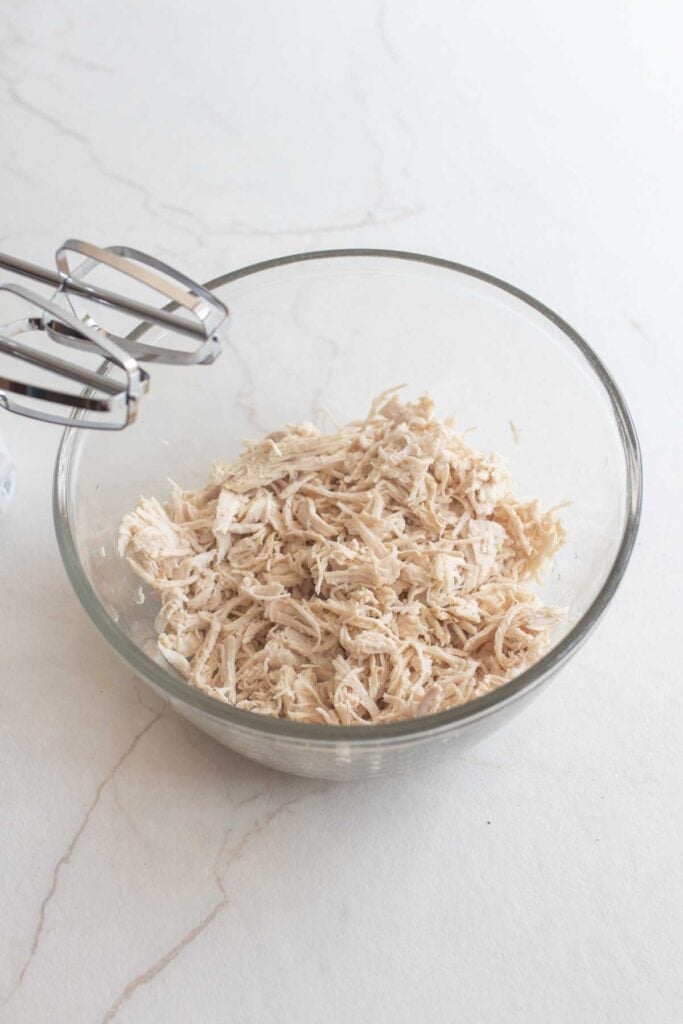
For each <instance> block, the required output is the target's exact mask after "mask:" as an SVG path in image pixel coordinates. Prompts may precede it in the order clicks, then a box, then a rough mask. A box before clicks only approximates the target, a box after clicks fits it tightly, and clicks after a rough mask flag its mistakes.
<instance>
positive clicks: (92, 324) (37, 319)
mask: <svg viewBox="0 0 683 1024" xmlns="http://www.w3.org/2000/svg"><path fill="white" fill-rule="evenodd" d="M56 263H57V269H56V271H52V270H47V269H45V268H43V267H38V266H35V265H34V264H32V263H27V262H25V261H24V260H20V259H16V258H15V257H13V256H7V255H5V254H3V253H0V269H1V270H6V271H10V272H11V273H14V274H19V275H20V276H22V277H29V278H31V279H32V280H34V281H37V282H39V283H40V284H46V285H49V286H51V287H52V288H53V289H54V292H53V294H52V295H51V297H50V298H47V299H46V298H45V297H43V296H42V295H41V294H39V293H38V292H36V291H33V290H32V289H28V288H25V287H23V286H22V285H18V284H8V283H5V284H1V285H0V307H1V305H2V300H3V293H4V294H5V297H6V298H9V297H10V296H11V302H12V304H18V305H19V306H20V307H22V311H23V315H22V316H20V317H19V318H18V319H15V320H13V321H12V322H11V323H8V324H6V325H5V326H4V327H0V408H4V409H6V410H8V411H9V412H14V413H18V414H19V415H21V416H30V417H32V418H33V419H39V420H43V421H45V422H48V423H57V424H62V425H68V426H73V427H86V428H90V429H99V430H120V429H122V428H123V427H126V426H128V424H130V423H132V422H133V420H134V419H135V416H136V414H137V408H138V403H139V402H140V399H141V398H142V397H143V396H144V395H145V394H146V392H147V390H148V387H149V374H148V373H147V371H146V370H145V369H143V367H142V366H141V365H140V364H141V363H152V362H157V363H172V364H175V365H178V366H189V365H192V364H207V363H212V362H213V361H214V360H215V359H216V357H217V356H218V355H219V353H220V350H221V344H220V331H221V328H222V327H223V325H224V323H225V320H226V317H227V315H228V310H227V309H226V307H225V306H224V305H223V303H222V302H221V301H220V300H219V299H217V298H216V297H215V296H214V295H212V294H211V292H209V291H207V290H206V288H203V287H202V286H201V285H199V284H197V283H196V282H195V281H193V280H191V279H190V278H189V277H186V276H185V275H184V274H182V273H180V272H179V271H177V270H175V269H173V268H172V267H169V266H168V265H166V264H165V263H162V262H160V261H159V260H157V259H154V258H153V257H151V256H148V255H147V254H146V253H143V252H140V251H139V250H137V249H132V248H130V247H128V246H123V245H112V246H108V247H106V248H100V247H98V246H96V245H91V244H90V243H88V242H82V241H78V240H76V239H69V240H68V241H66V242H65V243H64V244H63V245H62V246H60V247H59V249H58V250H57V253H56ZM102 270H104V271H105V272H106V274H108V279H109V278H112V277H113V278H114V279H115V280H116V283H117V285H118V284H119V283H122V284H123V287H124V290H125V289H126V286H128V290H129V291H130V290H131V288H135V289H137V291H138V292H139V291H140V290H143V289H144V294H145V297H146V296H147V294H148V293H149V292H150V291H151V293H152V296H153V298H154V299H155V300H156V299H158V298H159V297H160V298H161V299H162V300H163V303H164V305H163V306H162V307H157V306H155V305H150V304H148V303H147V302H143V301H140V300H139V299H138V298H136V297H135V296H134V295H131V294H128V295H126V294H121V293H120V292H119V291H110V290H109V289H108V288H107V289H105V288H102V287H100V286H99V285H96V284H95V283H94V279H96V278H97V276H98V272H99V271H102ZM106 310H109V311H115V312H116V313H117V314H123V315H125V317H127V318H131V317H132V318H133V319H134V320H135V321H136V323H137V325H138V326H140V327H142V326H146V327H149V326H150V325H152V326H153V330H152V331H150V330H146V331H145V332H144V334H145V338H146V340H145V341H141V340H136V335H137V334H139V333H140V331H133V332H132V335H133V336H132V337H130V332H128V335H127V336H125V337H122V336H120V335H119V334H118V333H113V332H112V330H111V329H109V327H107V328H105V326H104V325H103V314H104V312H105V311H106ZM29 338H30V340H29ZM69 349H70V350H72V351H73V350H79V351H80V353H81V354H82V355H81V358H80V361H79V360H78V359H77V358H75V357H74V356H71V357H70V358H67V351H65V350H69ZM83 353H86V354H89V356H90V357H95V358H96V361H97V363H99V365H97V366H96V368H95V369H91V368H88V367H87V365H84V356H83ZM3 356H4V357H9V359H7V358H4V359H3V358H2V357H3ZM8 364H9V366H10V371H7V370H6V366H7V365H8ZM27 367H30V368H32V374H31V373H29V377H30V376H31V375H33V380H27V379H26V376H25V374H26V368H27ZM10 374H11V375H10ZM66 381H68V382H70V384H71V385H72V388H71V390H65V383H64V382H66ZM73 385H76V388H73Z"/></svg>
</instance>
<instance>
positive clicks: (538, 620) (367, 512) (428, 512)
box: [119, 389, 564, 725]
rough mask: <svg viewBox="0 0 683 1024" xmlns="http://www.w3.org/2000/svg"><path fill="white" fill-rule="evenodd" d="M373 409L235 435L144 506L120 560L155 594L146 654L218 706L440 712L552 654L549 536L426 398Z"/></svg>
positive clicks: (540, 515) (553, 535)
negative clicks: (209, 464)
mask: <svg viewBox="0 0 683 1024" xmlns="http://www.w3.org/2000/svg"><path fill="white" fill-rule="evenodd" d="M397 390H398V389H393V390H392V391H387V392H385V393H384V394H382V395H380V396H379V398H377V399H376V400H375V401H374V402H373V403H372V406H371V408H370V411H369V413H368V416H367V418H366V419H364V420H362V421H359V422H355V423H351V424H349V425H348V426H345V427H343V428H341V429H340V430H339V431H338V432H337V433H335V434H327V435H325V434H322V433H321V432H320V431H319V430H318V429H317V428H316V427H314V426H313V425H311V424H309V423H304V424H301V425H298V426H288V427H286V428H285V429H284V430H281V431H278V432H276V433H273V434H270V435H269V436H268V437H267V438H265V440H263V441H260V442H258V443H257V442H247V443H246V444H245V450H244V452H243V453H242V455H241V456H240V457H239V458H238V459H237V460H236V461H235V462H232V463H222V462H216V463H215V464H214V466H213V471H212V475H211V479H210V482H209V484H208V486H207V487H206V488H205V489H204V490H201V491H196V492H195V491H183V490H181V489H180V488H177V487H176V488H175V489H174V490H173V493H172V495H171V498H170V501H169V502H168V505H167V506H166V508H164V507H163V506H162V505H161V504H160V503H159V502H158V501H157V500H156V499H155V498H145V499H142V500H141V501H140V503H139V505H138V506H137V508H136V509H135V510H134V511H133V512H131V513H130V514H129V515H127V516H126V517H125V518H124V520H123V522H122V524H121V528H120V533H119V552H120V554H121V555H122V556H125V557H126V558H127V560H128V562H129V564H130V565H131V566H132V568H133V569H134V570H135V572H136V573H137V574H138V576H139V577H140V578H141V579H142V580H143V581H144V582H145V583H146V584H148V586H149V587H151V588H152V590H153V591H154V593H155V594H156V595H157V597H158V598H159V600H160V602H161V610H160V612H159V615H158V618H157V621H156V627H157V630H158V632H159V638H158V643H159V650H160V651H161V653H162V654H163V656H164V658H165V659H166V660H167V661H168V662H169V664H170V665H171V666H172V667H173V668H174V669H176V670H177V671H178V672H179V673H180V674H181V675H182V676H183V677H184V678H185V679H186V680H187V681H188V682H189V683H191V684H192V685H193V686H195V687H197V688H198V689H200V690H203V691H204V692H206V693H208V694H211V695H212V696H213V697H215V698H217V699H218V700H222V701H227V702H229V703H230V704H234V705H236V706H237V707H239V708H244V709H247V710H249V711H254V712H257V713H259V714H267V715H275V716H279V717H281V718H290V719H293V720H295V721H299V722H318V723H326V724H330V725H338V724H341V725H356V724H357V725H362V724H370V723H380V722H393V721H397V720H399V719H406V718H414V717H416V716H420V715H429V714H433V713H435V712H438V711H443V710H445V709H447V708H452V707H455V706H456V705H459V704H462V703H464V702H465V701H468V700H471V699H472V698H473V697H478V696H481V695H482V694H485V693H488V692H489V691H491V690H493V689H495V688H496V687H498V686H500V685H501V684H502V683H504V682H506V681H508V680H510V679H511V678H513V677H514V676H516V675H518V674H519V673H520V672H522V671H523V670H524V669H526V668H528V667H529V666H530V665H531V664H532V663H533V662H535V661H536V660H538V658H539V657H540V656H541V655H542V654H543V653H544V652H545V651H546V650H547V648H548V646H549V644H550V637H551V632H552V630H553V628H554V627H555V626H556V625H557V623H558V622H559V620H560V619H561V618H562V616H563V614H564V612H563V610H562V609H559V608H556V607H550V606H546V605H543V604H542V603H541V602H540V600H539V599H538V597H537V596H536V595H535V594H534V592H533V591H532V590H531V589H529V584H530V583H531V582H532V581H533V580H535V579H537V578H538V574H539V572H540V571H541V569H542V568H543V567H544V566H545V565H546V564H547V563H548V562H549V560H550V559H551V558H552V556H553V554H554V553H555V551H556V550H557V548H558V547H559V545H560V544H561V543H562V541H563V539H564V529H563V526H562V524H561V522H560V521H559V519H558V518H557V516H556V514H555V512H554V511H552V510H551V511H542V510H541V509H540V508H539V505H538V503H537V502H536V501H531V502H520V501H518V500H517V499H516V498H515V497H514V496H513V493H512V486H511V481H510V478H509V475H508V473H507V471H506V469H505V468H504V466H503V463H502V461H501V459H500V458H499V457H498V456H496V455H485V454H481V453H479V452H476V451H474V450H472V449H471V448H470V447H468V445H467V444H465V442H464V441H463V439H462V438H461V437H459V436H458V434H457V433H456V432H455V429H454V426H453V423H452V421H450V420H447V421H446V422H445V423H440V422H439V421H438V420H436V419H435V417H434V411H433V403H432V401H431V400H430V399H429V398H428V397H426V396H425V397H422V398H420V399H419V400H418V401H416V402H405V403H403V402H401V401H400V400H399V398H398V397H397V395H396V394H395V392H396V391H397Z"/></svg>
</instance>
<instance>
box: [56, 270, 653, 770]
mask: <svg viewBox="0 0 683 1024" xmlns="http://www.w3.org/2000/svg"><path fill="white" fill-rule="evenodd" d="M209 287H210V288H212V289H213V290H215V291H216V293H217V294H218V295H219V296H220V298H221V299H223V300H224V301H225V302H226V303H227V305H228V306H229V308H230V311H231V319H230V330H229V337H228V341H227V343H226V345H225V351H224V353H223V355H222V356H221V358H220V359H219V360H218V361H217V362H216V363H215V364H214V365H213V366H209V367H189V368H185V367H182V368H176V367H168V366H156V365H155V366H153V367H152V371H153V372H152V386H151V390H150V394H149V396H148V398H147V399H146V401H145V402H144V403H142V407H141V411H140V417H139V420H138V422H137V423H136V424H135V425H134V426H132V427H131V428H130V429H128V430H125V431H123V432H122V433H116V434H107V433H98V432H94V431H82V430H75V429H73V428H70V429H67V430H66V431H65V433H64V437H63V440H62V444H61V448H60V451H59V455H58V461H57V466H56V473H55V490H54V512H55V524H56V529H57V537H58V541H59V545H60V549H61V552H62V557H63V559H64V563H65V566H66V570H67V572H68V574H69V577H70V579H71V582H72V584H73V586H74V588H75V590H76V593H77V594H78V596H79V598H80V600H81V601H82V603H83V605H84V607H85V609H86V611H87V612H88V614H89V615H90V617H91V618H92V619H93V621H94V623H95V625H96V626H97V627H98V629H99V630H100V632H101V633H102V635H103V636H104V637H105V639H107V640H108V641H109V642H110V643H111V644H112V646H113V647H114V648H115V650H116V651H117V652H118V653H119V654H120V655H121V657H122V658H123V660H124V661H125V662H126V663H127V664H128V665H129V666H130V668H132V669H133V670H134V671H135V672H137V673H138V674H139V675H140V676H141V677H142V679H144V680H145V682H146V683H148V684H149V685H150V686H151V687H152V688H153V689H154V690H155V691H156V692H157V693H158V694H160V695H161V696H162V697H164V698H165V699H166V700H167V701H169V702H170V704H171V705H172V706H173V707H174V708H175V709H176V710H177V711H178V712H179V714H181V715H183V716H184V717H185V718H187V719H189V720H190V721H192V722H194V723H195V724H196V725H197V726H198V727H199V728H200V729H203V730H204V732H206V733H208V734H209V735H211V736H213V737H214V738H215V739H217V740H218V741H219V742H220V743H223V744H225V746H227V747H230V748H231V749H233V750H236V751H238V752H240V753H242V754H244V755H246V756H247V757H250V758H253V759H254V760H256V761H260V762H262V763H263V764H266V765H269V766H271V767H273V768H277V769H281V770H283V771H288V772H293V773H296V774H301V775H310V776H317V777H321V778H330V779H351V778H360V777H362V776H368V775H377V774H382V773H388V772H395V771H399V770H406V769H409V768H412V767H413V766H416V765H418V764H419V763H420V762H422V761H426V760H427V759H429V758H434V757H436V756H441V755H443V754H445V753H446V752H447V751H454V752H455V751H457V750H460V749H464V748H465V747H466V746H469V745H471V744H472V743H474V742H476V741H477V740H478V739H479V738H480V737H481V736H482V735H483V734H485V733H487V732H489V731H491V730H492V729H494V728H497V727H498V726H499V725H501V724H502V723H503V722H504V721H505V720H506V718H507V717H508V716H510V715H512V714H513V713H516V712H517V711H519V710H520V709H521V708H522V707H523V706H524V704H525V703H526V701H527V700H528V699H529V698H530V697H531V696H532V695H533V694H535V693H537V692H538V690H539V689H540V687H541V686H542V685H545V684H547V683H548V682H549V680H550V679H551V678H552V677H553V676H554V675H555V673H556V672H557V671H558V669H559V668H560V667H561V666H562V665H563V664H564V663H565V662H566V661H567V659H568V658H570V657H571V656H572V654H573V653H574V652H575V651H576V650H577V648H578V647H579V645H580V644H581V643H582V642H583V640H585V639H586V637H587V636H588V634H589V633H590V631H591V630H592V629H593V627H594V626H595V624H596V623H597V621H598V619H599V618H600V616H601V614H602V613H603V612H604V610H605V608H606V607H607V605H608V603H609V601H610V600H611V598H612V596H613V594H614V592H615V590H616V587H617V585H618V583H619V581H620V579H621V577H622V575H623V572H624V570H625V568H626V564H627V562H628V559H629V555H630V553H631V549H632V547H633V543H634V540H635V536H636V531H637V527H638V519H639V512H640V495H641V473H640V458H639V450H638V441H637V438H636V434H635V430H634V427H633V423H632V421H631V418H630V415H629V413H628V410H627V408H626V406H625V404H624V401H623V399H622V397H621V395H620V394H619V391H618V390H617V387H616V385H615V384H614V381H613V380H612V378H611V377H610V376H609V374H608V372H607V370H606V369H605V367H604V366H603V365H602V363H601V362H600V360H599V359H598V358H597V356H596V355H595V353H594V352H593V351H592V350H591V349H590V348H589V347H588V345H587V344H586V343H585V342H584V341H583V340H582V338H580V337H579V335H578V334H577V333H576V332H575V331H574V330H572V328H571V327H570V326H569V325H568V324H566V323H565V322H564V321H563V320H562V319H561V318H560V317H558V316H557V315H556V314H555V313H553V312H552V311H551V310H549V309H547V308H546V307H545V306H543V305H542V304H541V303H540V302H537V301H536V300H535V299H532V298H531V297H530V296H528V295H525V294H524V293H523V292H521V291H520V290H519V289H517V288H514V287H512V286H511V285H508V284H505V283H504V282H503V281H499V280H497V279H495V278H493V277H490V276H489V275H488V274H483V273H480V272H479V271H476V270H472V269H471V268H469V267H464V266H459V265H458V264H455V263H449V262H447V261H445V260H438V259H431V258H428V257H424V256H417V255H414V254H411V253H401V252H385V251H380V250H339V251H331V252H318V253H304V254H301V255H296V256H289V257H285V258H283V259H278V260H271V261H268V262H266V263H260V264H257V265H255V266H251V267H246V268H244V269H242V270H237V271H234V272H233V273H230V274H226V275H225V276H223V277H220V278H218V279H217V280H215V281H213V282H211V283H210V284H209ZM138 333H139V332H138ZM404 383H405V384H406V385H407V394H410V395H413V396H415V395H417V394H419V393H421V392H423V391H428V392H429V393H430V394H431V395H432V397H433V398H434V399H435V401H436V403H437V412H438V414H439V415H440V416H442V417H443V416H446V415H449V414H452V415H453V416H454V417H455V419H456V422H457V424H458V426H459V428H461V429H466V428H469V427H474V428H476V431H475V433H474V434H473V435H472V437H471V439H470V440H471V443H473V444H474V445H475V446H476V447H478V448H481V449H484V450H493V451H497V452H501V453H502V454H503V455H505V456H506V457H507V458H508V460H509V463H510V467H511V470H512V473H513V476H514V478H515V481H516V484H517V492H518V494H519V495H520V496H521V497H527V498H532V497H538V498H540V499H541V501H542V502H543V503H544V504H546V505H554V504H558V503H560V502H562V501H565V500H569V501H571V502H572V504H571V505H570V507H568V508H567V509H566V510H565V512H564V513H563V518H564V521H565V524H566V527H567V530H568V542H567V544H566V546H565V547H564V548H563V550H562V551H561V552H560V554H559V556H558V558H557V560H556V562H555V564H554V566H553V569H552V572H551V573H550V575H549V577H548V579H547V580H546V582H545V584H544V586H543V588H542V596H543V597H544V598H545V599H546V600H548V601H550V602H553V603H556V604H561V605H565V606H567V607H568V609H569V615H568V618H567V620H566V622H565V623H564V624H563V625H562V627H561V628H560V630H559V631H558V633H557V635H556V638H555V644H554V646H553V648H552V650H551V651H550V652H549V653H548V654H547V655H546V656H545V657H544V658H543V659H542V660H541V661H539V662H538V663H537V664H536V665H534V666H533V667H532V668H531V669H530V670H529V671H527V672H525V673H523V674H522V675H520V676H518V677H517V678H516V679H514V680H513V681H512V682H510V683H508V684H507V685H505V686H503V687H501V688H500V689H499V690H497V691H496V692H494V693H492V694H489V695H487V696H486V697H483V698H480V699H478V700H474V701H472V702H471V703H469V704H466V705H464V706H462V707H458V708H455V709H454V710H451V711H447V712H444V713H442V714H438V715H433V716H430V717H426V718H420V719H417V720H415V721H408V722H401V723H397V724H392V725H381V726H369V727H367V728H364V727H346V728H344V727H338V726H323V725H306V724H296V723H293V722H288V721H284V720H280V719H275V718H268V717H264V716H261V715H256V714H253V713H250V712H245V711H240V710H238V709H236V708H232V707H230V706H229V705H227V704H224V703H220V702H219V701H217V700H214V699H213V698H211V697H209V696H206V695H205V694H203V693H200V692H199V691H198V690H195V689H193V688H191V687H190V686H188V685H187V684H186V683H185V682H184V681H183V680H182V679H181V678H180V676H178V675H176V674H175V673H174V672H173V670H171V669H170V667H169V666H168V665H167V664H165V663H163V662H161V659H160V658H158V656H155V653H154V637H155V634H154V628H153V620H154V615H155V611H156V602H155V601H154V599H153V597H151V596H149V595H148V596H147V598H146V599H145V601H144V603H142V604H141V603H138V601H139V597H140V595H139V591H138V580H137V579H136V578H134V577H133V575H132V573H131V572H130V570H129V569H128V567H127V565H126V563H125V562H123V561H121V560H120V559H118V558H117V556H116V550H115V549H116V533H117V528H118V524H119V521H120V519H121V517H122V516H123V514H124V513H125V512H127V511H128V510H129V509H131V508H132V507H133V506H134V505H135V503H136V502H137V500H138V498H139V496H140V495H141V494H145V495H156V496H158V497H161V498H162V499H163V498H164V497H165V496H166V495H167V494H168V492H169V483H168V478H169V477H170V478H171V479H173V480H175V481H177V482H178V483H179V484H181V485H182V486H183V487H186V488H191V487H199V486H201V485H202V484H203V483H204V482H205V480H206V479H207V476H208V473H209V470H210V465H211V461H212V460H213V459H214V458H219V457H220V458H226V457H231V456H234V455H236V454H237V452H238V450H239V448H240V443H241V441H242V439H243V438H245V437H255V436H259V435H260V434H262V433H264V432H266V431H268V430H273V429H276V428H278V427H280V426H281V425H282V424H283V423H287V422H297V421H300V420H304V419H315V418H318V419H319V417H320V413H319V411H318V410H319V409H320V407H324V408H326V409H327V410H329V412H330V413H331V414H332V415H333V416H334V417H335V418H336V419H337V420H338V421H340V422H343V421H346V420H349V419H355V418H358V417H361V416H362V415H363V414H364V413H365V411H366V410H367V408H368V406H369V403H370V400H371V399H372V398H373V397H374V396H375V395H376V394H378V393H379V392H380V391H382V390H384V389H385V388H388V387H391V386H393V385H396V384H404Z"/></svg>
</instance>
